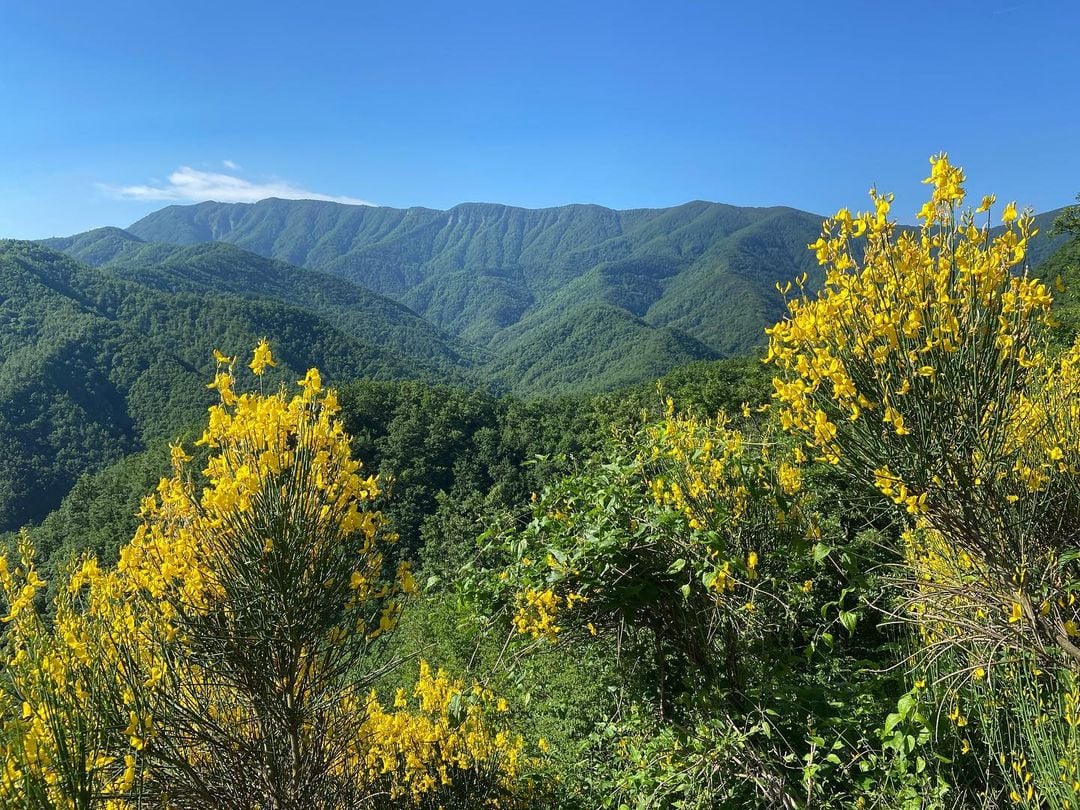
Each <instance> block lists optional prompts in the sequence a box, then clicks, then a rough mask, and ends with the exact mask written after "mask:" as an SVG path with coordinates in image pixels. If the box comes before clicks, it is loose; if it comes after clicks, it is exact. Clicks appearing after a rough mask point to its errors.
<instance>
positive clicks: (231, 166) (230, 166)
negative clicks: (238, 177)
mask: <svg viewBox="0 0 1080 810" xmlns="http://www.w3.org/2000/svg"><path fill="white" fill-rule="evenodd" d="M221 165H222V166H224V167H225V168H226V169H232V170H233V171H234V172H238V171H240V166H239V165H237V164H236V163H235V162H234V161H231V160H223V161H221Z"/></svg>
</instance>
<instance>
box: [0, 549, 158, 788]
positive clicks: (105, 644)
mask: <svg viewBox="0 0 1080 810" xmlns="http://www.w3.org/2000/svg"><path fill="white" fill-rule="evenodd" d="M33 560H34V548H33V544H32V542H31V540H30V538H29V536H28V535H26V534H25V533H24V534H23V535H22V536H21V538H20V542H19V565H18V566H17V567H16V568H15V569H14V570H12V569H11V568H10V565H9V563H8V561H7V559H6V558H0V587H2V591H3V596H4V600H5V602H6V603H7V605H8V607H9V613H8V615H7V616H6V617H5V621H6V622H7V628H6V633H5V639H4V641H5V645H6V658H5V659H4V660H3V661H2V664H0V666H2V670H0V678H2V679H3V680H2V685H0V753H2V754H3V756H4V761H5V766H4V770H3V771H2V772H0V806H4V807H8V806H37V805H27V804H26V802H28V801H31V800H36V801H40V802H43V803H44V804H42V805H41V806H50V807H74V806H75V805H74V804H73V797H75V796H79V795H95V796H96V795H107V796H111V797H113V798H112V799H111V800H110V801H109V802H108V803H107V804H106V807H108V808H120V807H121V806H122V802H121V797H123V796H124V795H125V794H127V793H128V792H129V791H131V789H132V788H133V787H134V785H135V783H136V780H137V778H139V777H140V776H141V774H142V770H143V768H142V765H141V763H140V752H141V751H142V749H143V748H144V747H145V744H146V743H147V741H149V740H150V739H152V738H153V736H154V725H153V717H152V714H151V713H150V712H149V711H148V710H147V709H146V707H145V704H144V702H143V701H142V700H140V697H141V696H140V695H137V694H136V692H135V691H134V690H133V689H132V688H131V684H130V682H129V681H130V679H129V676H130V675H131V674H132V673H133V670H135V669H137V670H139V671H140V672H143V673H145V682H144V683H143V684H141V686H142V687H143V689H148V690H150V689H153V688H154V687H156V685H157V682H158V680H159V679H160V677H161V675H162V674H163V672H164V669H163V664H162V662H161V660H160V659H155V658H153V657H152V656H147V655H145V651H143V655H142V660H141V661H139V660H136V658H135V656H137V655H138V653H139V651H138V650H125V651H124V652H125V653H127V654H122V652H121V647H120V642H119V640H120V639H122V638H123V637H124V635H132V634H135V633H137V632H139V631H138V630H137V629H136V621H135V617H134V615H133V614H132V613H131V612H130V611H127V610H124V609H123V605H122V603H120V602H119V601H117V600H116V596H117V594H118V592H119V591H118V589H117V588H116V580H115V577H108V576H104V575H103V574H102V573H101V572H100V571H99V570H98V567H97V565H96V564H95V563H94V562H93V561H86V562H84V563H83V565H82V566H81V567H79V568H78V569H76V570H75V571H74V573H73V576H72V578H71V582H70V585H69V587H68V588H67V589H66V590H64V591H61V592H60V593H59V594H58V595H57V597H56V599H55V602H54V608H55V615H54V616H53V618H52V622H51V623H50V622H48V621H46V620H45V619H44V618H43V617H42V616H41V614H40V613H39V612H38V609H37V608H36V606H35V605H34V601H35V599H36V598H37V596H38V593H39V592H40V590H41V589H42V588H43V587H44V585H45V583H44V582H43V581H42V580H41V578H40V577H39V576H38V574H37V572H36V570H35V568H34V562H33ZM84 586H89V587H90V589H91V591H92V592H91V593H88V594H87V595H86V597H87V598H85V599H84V598H83V596H84V594H83V589H84ZM143 624H145V623H143ZM125 724H126V725H125Z"/></svg>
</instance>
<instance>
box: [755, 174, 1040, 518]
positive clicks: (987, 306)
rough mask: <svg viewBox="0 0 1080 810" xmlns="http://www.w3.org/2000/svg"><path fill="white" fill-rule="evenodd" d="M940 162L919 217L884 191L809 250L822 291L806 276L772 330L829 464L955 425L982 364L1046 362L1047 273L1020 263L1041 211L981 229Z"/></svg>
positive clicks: (780, 396) (777, 383) (1007, 369)
mask: <svg viewBox="0 0 1080 810" xmlns="http://www.w3.org/2000/svg"><path fill="white" fill-rule="evenodd" d="M931 163H932V167H933V168H932V172H931V175H930V177H929V178H927V182H928V183H930V184H931V185H932V187H933V191H932V194H931V199H930V201H929V202H928V203H927V204H926V205H925V206H924V207H923V209H922V211H921V212H920V213H919V217H920V219H921V220H922V224H921V226H920V227H919V228H917V229H913V230H912V229H904V230H899V231H898V229H897V227H896V225H895V222H894V221H892V220H891V219H889V211H890V207H891V202H892V197H891V196H890V195H882V194H878V193H877V192H875V191H871V200H872V203H873V210H871V211H868V212H864V213H858V214H852V213H851V212H849V211H848V210H847V209H842V210H841V211H839V212H837V214H836V215H835V216H834V217H832V218H831V219H829V220H826V222H825V224H824V228H823V232H822V235H821V237H820V238H819V239H818V240H817V242H815V243H814V244H812V245H810V249H811V250H813V251H814V252H815V254H816V255H817V258H818V262H819V264H820V265H821V266H822V267H823V268H824V273H825V279H824V287H823V289H822V291H821V293H820V294H819V295H818V296H817V297H816V298H813V299H811V298H810V297H809V296H808V295H807V294H806V293H805V292H803V284H804V283H805V280H806V279H805V277H804V278H803V279H800V280H799V281H800V283H799V290H800V294H799V295H798V296H796V297H795V298H793V299H791V300H790V301H789V302H788V315H787V317H786V318H785V319H784V320H782V321H781V322H780V323H778V324H776V325H775V326H774V327H772V328H770V329H768V330H767V332H768V335H769V349H768V355H767V358H766V359H767V362H769V363H772V364H773V365H774V366H775V367H776V369H777V375H776V379H775V380H774V381H773V385H774V388H775V397H776V399H777V400H778V401H779V402H780V404H781V406H782V407H781V410H780V419H781V421H782V423H783V426H784V427H785V428H786V429H788V430H791V431H794V432H797V433H800V434H802V435H803V436H805V437H806V438H807V441H808V443H809V444H810V445H811V446H813V447H814V448H815V449H816V450H817V452H818V453H819V455H820V457H821V458H822V459H824V460H827V461H829V462H832V463H838V462H839V461H840V459H841V456H843V455H844V454H845V453H846V454H847V455H848V456H854V458H853V459H851V460H852V463H857V464H863V465H865V464H866V462H867V461H868V460H870V459H868V458H866V457H865V454H864V452H863V451H865V450H866V449H868V447H870V446H871V445H872V444H873V445H876V446H884V445H886V444H888V445H891V446H895V447H903V446H905V444H904V443H905V441H906V440H905V438H904V437H908V436H912V435H913V434H917V435H918V436H919V437H921V436H924V435H925V434H927V433H932V432H935V431H938V430H940V429H942V428H943V427H946V425H943V424H942V422H941V418H942V411H941V409H942V408H943V407H945V405H946V404H949V405H953V406H955V403H953V402H952V401H951V400H948V396H947V394H948V393H950V392H951V393H955V392H958V391H961V392H962V391H963V390H964V383H965V381H968V380H970V379H971V374H972V369H973V365H974V364H981V365H979V366H976V368H977V369H978V370H980V371H982V372H983V373H985V369H987V368H990V369H998V370H1000V372H1001V373H1000V374H997V375H996V376H997V378H1005V377H1007V376H1008V375H1009V374H1013V376H1015V373H1016V371H1018V372H1020V373H1021V375H1022V373H1023V371H1024V370H1026V369H1028V368H1031V367H1033V366H1036V365H1038V364H1039V363H1041V362H1042V360H1043V357H1042V355H1041V352H1038V351H1033V350H1032V348H1031V339H1030V338H1031V335H1032V330H1033V328H1034V327H1036V326H1037V325H1040V324H1049V323H1050V322H1051V320H1052V317H1051V313H1050V305H1051V296H1050V293H1049V291H1048V290H1047V288H1046V286H1045V285H1044V284H1043V283H1042V282H1040V281H1039V280H1037V279H1035V278H1032V277H1030V276H1028V275H1027V273H1026V272H1019V273H1017V272H1015V269H1016V268H1018V267H1020V266H1022V265H1023V262H1024V259H1025V256H1026V254H1027V250H1028V246H1029V244H1030V241H1031V238H1032V237H1033V236H1034V235H1035V234H1036V233H1037V229H1036V228H1035V225H1034V220H1033V219H1032V217H1031V216H1030V215H1029V214H1027V213H1024V214H1023V215H1021V216H1019V217H1018V216H1017V215H1016V213H1015V206H1010V207H1009V208H1008V209H1006V214H1005V216H1004V217H1003V221H1004V224H1005V227H1004V228H1003V229H1002V230H1001V232H1000V233H998V234H997V235H992V234H991V229H990V222H989V220H987V221H986V222H984V223H983V224H982V225H981V226H980V225H977V224H976V222H975V214H974V213H963V214H960V213H958V210H957V206H959V205H960V204H961V203H962V201H963V199H964V189H963V181H964V175H963V172H962V171H961V170H960V169H959V168H958V167H955V166H952V165H951V164H950V163H949V161H948V158H947V157H946V156H945V155H939V156H937V157H935V158H932V159H931ZM992 202H993V201H992V199H990V198H987V199H986V200H984V205H983V206H981V207H980V210H987V209H988V208H989V205H990V204H991V203H992ZM856 242H858V243H859V244H858V246H857V245H856ZM1014 370H1016V371H1014ZM964 375H967V376H966V377H965V376H964ZM984 393H985V394H987V395H989V396H992V395H994V394H996V393H997V392H996V391H988V392H984ZM979 402H980V400H979V399H978V398H977V397H976V398H973V399H971V400H970V401H968V402H967V404H968V405H969V407H974V406H977V405H978V404H979ZM933 403H939V406H938V407H937V408H935V407H931V405H932V404H933ZM1007 404H1008V403H1000V402H999V403H997V406H996V407H999V408H1000V407H1002V406H1004V405H1007ZM991 407H993V406H991ZM954 409H955V407H954ZM992 416H993V414H992V413H982V414H975V418H976V419H977V420H984V421H989V420H990V419H991V417H992ZM890 437H891V438H890ZM915 440H918V439H917V438H916V439H915ZM879 455H880V454H879ZM879 466H880V464H876V463H875V464H870V469H874V468H876V467H879ZM895 488H896V489H897V490H898V489H899V484H897V485H896V487H895ZM923 494H924V493H923V492H909V493H907V494H906V495H905V496H904V503H905V505H907V506H908V507H909V508H912V507H914V508H912V511H919V507H918V506H917V505H915V504H913V503H911V502H908V501H907V498H908V497H909V496H914V497H915V498H916V499H917V498H918V497H919V496H921V495H923Z"/></svg>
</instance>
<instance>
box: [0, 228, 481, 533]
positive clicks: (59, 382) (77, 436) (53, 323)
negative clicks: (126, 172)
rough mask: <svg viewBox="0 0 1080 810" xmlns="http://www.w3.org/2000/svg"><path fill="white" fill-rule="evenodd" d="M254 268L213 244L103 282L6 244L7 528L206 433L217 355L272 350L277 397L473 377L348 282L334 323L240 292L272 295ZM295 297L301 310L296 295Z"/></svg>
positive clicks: (31, 248) (173, 253) (96, 272)
mask: <svg viewBox="0 0 1080 810" xmlns="http://www.w3.org/2000/svg"><path fill="white" fill-rule="evenodd" d="M166 254H167V255H166ZM181 254H190V255H181ZM129 258H130V257H129ZM245 258H247V257H246V256H245V255H244V254H242V252H241V251H238V250H236V249H235V248H230V247H228V246H223V245H210V246H205V247H199V248H195V249H185V250H184V251H177V249H175V248H167V249H165V250H164V252H163V254H162V256H159V259H160V260H159V261H156V262H155V263H154V264H153V268H149V267H144V266H142V265H140V264H139V263H138V262H137V261H135V260H131V261H130V262H127V263H124V264H123V265H120V264H117V265H116V266H110V267H101V268H93V267H90V266H88V265H84V264H81V263H79V262H77V261H75V260H73V259H71V258H69V257H67V256H65V255H63V254H61V253H57V252H56V251H54V250H51V249H49V248H46V247H44V246H42V245H39V244H35V243H30V242H16V241H6V242H0V436H2V439H0V443H2V450H3V452H2V453H0V529H10V528H14V527H17V526H20V525H22V524H24V523H26V522H27V521H31V520H36V519H39V518H40V517H42V516H43V515H44V514H45V513H46V512H48V511H49V510H50V509H52V508H54V507H55V506H56V505H57V504H58V503H59V502H60V499H61V498H62V497H63V495H64V494H65V493H66V492H67V491H68V490H69V489H70V488H71V486H72V484H73V483H74V481H75V479H76V478H77V477H78V476H79V475H80V474H81V473H83V472H85V471H88V470H93V469H97V468H100V467H102V466H104V465H106V464H108V463H110V462H112V461H115V460H116V459H118V458H119V457H121V456H122V455H124V454H126V453H129V452H132V451H133V450H137V449H138V448H139V447H141V446H143V445H144V444H145V443H146V442H147V441H149V440H151V439H154V438H157V437H170V436H175V435H176V433H178V432H179V431H181V430H183V429H185V428H186V427H187V426H188V425H190V424H192V423H193V422H195V421H197V420H198V418H199V416H200V413H201V412H202V411H203V410H204V409H205V408H206V406H207V405H208V404H209V403H210V402H211V401H212V397H211V396H210V392H208V391H206V390H205V388H204V386H203V383H204V382H205V380H206V379H207V377H208V375H209V373H210V371H211V370H212V367H213V366H212V361H211V351H212V350H213V349H214V348H221V349H223V350H225V351H228V352H232V353H244V352H247V351H249V350H250V348H251V346H253V345H254V343H255V342H256V341H257V340H258V339H259V338H261V337H263V336H266V335H270V336H273V340H274V347H275V352H276V354H277V357H278V359H279V361H280V365H279V368H278V369H277V370H276V375H275V376H274V378H273V379H272V380H271V382H270V384H276V381H277V380H279V379H280V380H287V379H291V378H294V377H295V375H297V374H302V373H303V372H304V371H305V370H306V369H307V368H309V367H311V366H318V367H319V368H320V369H322V370H323V371H324V373H326V374H327V375H328V376H329V377H331V378H333V379H337V380H346V379H355V378H360V377H371V378H376V379H398V378H408V377H418V378H426V379H434V378H436V377H438V378H449V379H451V380H453V379H465V376H464V371H462V372H460V376H455V375H456V374H458V372H457V371H455V369H456V368H457V366H455V365H454V363H456V362H458V360H459V357H458V355H457V354H456V353H455V352H454V351H453V350H452V349H451V348H449V347H448V346H440V344H439V341H438V332H437V330H434V329H432V328H431V327H429V326H428V325H427V324H425V323H424V322H423V321H421V320H420V319H419V318H416V317H415V316H411V321H410V314H409V313H408V312H407V311H406V310H403V309H402V308H401V307H399V306H397V305H395V304H393V303H392V302H389V301H385V300H381V299H379V298H378V296H374V295H373V294H371V293H369V292H367V291H364V290H358V289H355V288H352V290H351V291H350V290H340V291H339V290H337V288H338V287H342V286H344V285H343V283H342V282H340V281H339V280H337V279H332V278H327V279H326V281H327V283H328V284H329V285H330V286H331V291H332V294H334V295H337V294H338V292H340V294H341V298H340V299H339V300H340V301H344V302H345V303H346V304H349V305H350V306H355V307H356V309H355V311H354V312H350V313H338V316H337V317H336V318H333V317H331V316H332V315H333V310H332V308H326V311H327V313H329V314H327V316H326V317H322V316H320V315H319V314H316V312H315V311H314V310H313V309H311V308H309V307H307V306H303V305H300V304H289V303H286V300H287V299H288V289H287V288H286V289H283V290H281V291H279V294H278V295H277V296H276V297H275V296H274V295H271V294H270V293H269V291H268V292H267V294H266V295H265V296H257V295H256V294H255V292H254V291H256V290H257V289H259V288H258V285H255V284H250V285H249V284H238V286H237V289H239V288H240V287H246V292H245V293H244V294H239V293H237V292H232V291H231V290H230V288H229V282H228V279H229V278H230V276H229V275H228V273H232V274H234V275H233V276H232V279H233V281H236V278H237V277H238V276H242V275H243V274H245V273H256V272H262V273H263V276H262V277H263V279H264V282H265V283H266V285H268V286H267V290H269V287H271V286H272V284H273V272H274V271H275V270H277V271H278V272H279V274H280V273H282V272H283V271H281V269H280V268H276V267H275V266H274V265H275V264H276V263H274V262H268V261H266V260H265V259H261V258H259V257H254V256H251V257H250V261H248V262H247V263H246V264H245V261H244V260H245ZM181 268H184V269H181ZM196 271H198V272H196ZM226 271H228V273H227V272H226ZM200 272H201V273H202V274H203V275H202V276H201V277H200V275H199V273H200ZM301 272H303V271H301ZM311 275H313V274H311ZM306 289H307V290H308V291H310V294H311V295H319V294H324V295H325V294H331V293H328V292H327V291H326V290H324V289H320V288H319V287H318V285H317V284H316V283H314V282H312V283H310V284H308V285H306ZM295 299H296V300H297V301H298V302H303V301H304V298H303V296H301V295H300V293H299V291H298V290H297V291H296V295H295ZM394 330H397V331H394ZM369 338H377V340H378V341H379V343H381V344H384V345H379V343H376V342H375V340H374V339H369ZM389 344H395V345H397V346H406V347H407V346H410V345H412V346H416V347H417V348H418V351H421V352H422V353H420V354H418V355H411V354H409V352H408V351H407V349H401V348H391V347H390V346H389ZM462 368H464V366H463V367H462ZM200 392H202V393H200Z"/></svg>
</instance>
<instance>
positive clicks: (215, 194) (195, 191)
mask: <svg viewBox="0 0 1080 810" xmlns="http://www.w3.org/2000/svg"><path fill="white" fill-rule="evenodd" d="M230 162H231V161H225V163H226V164H228V163H230ZM233 165H235V164H233ZM99 185H100V187H101V188H102V189H103V190H104V191H105V192H107V193H109V194H111V195H113V196H115V197H119V198H120V199H124V200H144V201H146V200H162V201H170V202H205V201H207V200H213V201H215V202H257V201H259V200H265V199H266V198H267V197H279V198H281V199H284V200H325V201H327V202H337V203H346V204H348V205H374V204H375V203H371V202H368V201H367V200H360V199H357V198H356V197H346V196H341V195H334V194H320V193H318V192H316V191H308V190H307V189H305V188H301V187H299V186H294V185H293V184H291V183H288V182H286V181H284V180H271V181H268V182H263V183H257V182H252V181H250V180H245V179H244V178H242V177H237V176H236V175H235V174H222V173H220V172H204V171H200V170H199V169H193V168H191V167H190V166H181V167H180V168H179V169H177V170H176V171H174V172H173V173H172V174H170V175H169V179H168V182H167V183H158V184H155V185H141V186H114V185H109V184H106V183H101V184H99Z"/></svg>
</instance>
